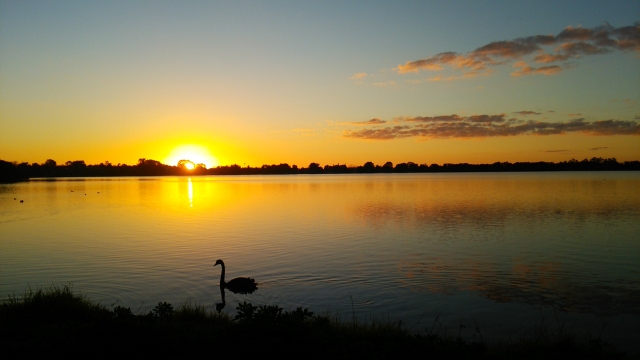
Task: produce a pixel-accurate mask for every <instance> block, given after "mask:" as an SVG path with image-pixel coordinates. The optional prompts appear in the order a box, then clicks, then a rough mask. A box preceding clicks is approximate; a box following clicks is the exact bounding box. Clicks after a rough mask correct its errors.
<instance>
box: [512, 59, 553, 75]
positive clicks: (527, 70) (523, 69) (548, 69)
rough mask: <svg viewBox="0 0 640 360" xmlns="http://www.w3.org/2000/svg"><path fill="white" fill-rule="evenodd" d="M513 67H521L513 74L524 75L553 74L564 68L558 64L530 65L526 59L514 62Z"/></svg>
mask: <svg viewBox="0 0 640 360" xmlns="http://www.w3.org/2000/svg"><path fill="white" fill-rule="evenodd" d="M513 67H515V68H519V69H518V70H516V71H514V72H512V73H511V76H522V75H532V74H538V75H553V74H557V73H559V72H560V71H562V68H561V67H560V66H558V65H551V66H541V67H539V68H534V67H531V66H529V65H528V64H527V63H525V62H524V61H518V62H517V63H515V64H513Z"/></svg>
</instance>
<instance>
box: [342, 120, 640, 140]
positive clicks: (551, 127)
mask: <svg viewBox="0 0 640 360" xmlns="http://www.w3.org/2000/svg"><path fill="white" fill-rule="evenodd" d="M373 120H379V119H373ZM370 121H371V120H370ZM395 122H396V123H398V124H399V125H396V126H389V127H384V128H381V127H375V128H367V129H362V130H356V131H352V130H346V131H345V132H344V136H345V137H348V138H356V139H372V140H391V139H401V138H409V137H421V138H427V139H428V138H436V139H445V138H484V137H504V136H520V135H540V136H544V135H557V134H568V133H581V134H587V135H640V122H638V121H633V120H631V121H625V120H613V119H611V120H599V121H592V122H589V121H585V120H584V119H583V118H580V119H573V120H570V121H567V122H546V121H533V120H529V121H522V120H516V119H506V114H496V115H472V116H459V115H456V114H452V115H440V116H418V117H399V118H396V119H395ZM375 124H376V125H378V124H380V123H378V122H376V123H375Z"/></svg>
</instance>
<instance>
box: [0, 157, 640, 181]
mask: <svg viewBox="0 0 640 360" xmlns="http://www.w3.org/2000/svg"><path fill="white" fill-rule="evenodd" d="M604 170H640V161H637V160H635V161H625V162H618V161H617V160H616V159H615V158H607V159H605V158H600V157H593V158H591V159H584V160H582V161H578V160H576V159H571V160H568V161H562V162H557V163H554V162H544V161H539V162H515V163H510V162H495V163H493V164H468V163H459V164H449V163H447V164H442V165H439V164H431V165H427V164H416V163H414V162H410V161H409V162H406V163H399V164H395V165H394V164H393V163H392V162H390V161H388V162H386V163H384V164H383V165H378V164H374V163H373V162H370V161H369V162H366V163H365V164H363V165H361V166H347V165H346V164H338V165H324V166H321V165H320V164H319V163H315V162H312V163H310V164H309V166H307V167H300V168H299V167H298V166H297V165H289V164H287V163H282V164H278V165H275V164H272V165H262V166H261V167H251V166H246V167H241V166H239V165H237V164H234V165H225V166H217V167H212V168H207V167H206V166H205V165H204V164H194V163H193V162H191V161H189V160H180V162H178V164H177V165H175V166H172V165H166V164H163V163H161V162H159V161H157V160H152V159H145V158H141V159H138V163H137V164H135V165H127V164H117V165H116V164H112V163H110V162H109V161H105V162H103V163H100V164H95V165H88V164H86V163H85V162H84V161H83V160H76V161H67V162H65V163H64V164H58V163H57V162H56V161H55V160H52V159H48V160H46V161H45V162H43V163H40V164H39V163H32V164H29V163H27V162H22V163H18V162H16V161H13V162H9V161H4V160H0V182H12V181H20V180H25V179H29V178H39V177H108V176H171V175H272V174H275V175H284V174H291V175H296V174H358V173H369V174H371V173H441V172H521V171H604Z"/></svg>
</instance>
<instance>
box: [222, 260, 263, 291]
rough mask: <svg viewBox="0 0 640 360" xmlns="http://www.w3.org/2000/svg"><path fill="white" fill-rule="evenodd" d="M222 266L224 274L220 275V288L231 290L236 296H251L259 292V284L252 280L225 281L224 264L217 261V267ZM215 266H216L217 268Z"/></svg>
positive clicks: (241, 278)
mask: <svg viewBox="0 0 640 360" xmlns="http://www.w3.org/2000/svg"><path fill="white" fill-rule="evenodd" d="M218 264H220V265H222V274H220V287H221V288H225V289H229V290H230V291H231V292H232V293H234V294H251V293H252V292H254V291H256V290H258V284H257V283H256V281H255V280H253V279H252V278H245V277H239V278H235V279H233V280H230V281H229V282H225V281H224V262H223V261H222V260H218V261H216V265H218ZM216 265H214V266H216Z"/></svg>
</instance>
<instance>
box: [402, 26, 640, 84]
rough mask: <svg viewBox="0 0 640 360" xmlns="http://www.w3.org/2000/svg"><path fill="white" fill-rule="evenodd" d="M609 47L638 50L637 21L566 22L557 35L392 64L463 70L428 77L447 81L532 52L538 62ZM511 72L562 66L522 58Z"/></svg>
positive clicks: (604, 50) (404, 67)
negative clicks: (593, 24) (590, 25)
mask: <svg viewBox="0 0 640 360" xmlns="http://www.w3.org/2000/svg"><path fill="white" fill-rule="evenodd" d="M613 51H637V52H640V24H635V25H631V26H623V27H619V28H615V27H613V26H611V25H609V24H608V23H604V24H603V25H601V26H598V27H595V28H591V29H589V28H583V27H581V26H578V27H572V26H568V27H567V28H565V29H564V30H562V31H561V32H560V33H559V34H558V35H555V36H554V35H534V36H528V37H524V38H517V39H513V40H503V41H494V42H491V43H489V44H486V45H483V46H481V47H479V48H477V49H475V50H473V51H471V52H468V53H466V54H459V53H456V52H451V51H449V52H443V53H440V54H437V55H434V56H432V57H429V58H426V59H419V60H414V61H407V62H406V63H404V64H400V65H398V66H397V67H396V69H395V70H396V71H397V72H398V73H400V74H407V73H413V72H419V71H423V70H427V71H441V70H443V69H445V67H451V68H453V69H458V70H461V71H462V72H463V75H462V76H453V77H444V76H436V77H433V78H430V79H429V81H451V80H457V79H463V78H472V77H475V76H478V75H488V74H491V71H492V70H491V68H490V67H493V66H499V65H504V64H507V63H509V62H511V61H518V63H520V62H521V60H522V59H523V58H524V57H526V56H530V55H534V57H533V61H534V62H536V63H540V64H552V63H555V62H560V61H566V60H569V59H578V58H580V57H582V56H590V55H596V54H604V53H608V52H613ZM516 67H519V68H520V69H519V70H517V71H515V72H514V73H512V74H511V75H513V76H522V75H533V74H543V75H553V74H557V73H559V72H560V71H561V70H562V68H561V67H560V66H559V65H548V66H542V67H538V68H534V67H531V66H529V65H527V64H526V63H524V62H522V63H521V64H520V65H518V66H516Z"/></svg>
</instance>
